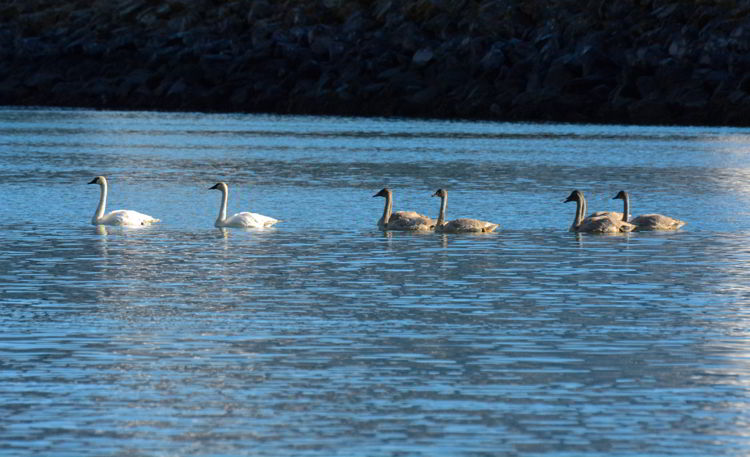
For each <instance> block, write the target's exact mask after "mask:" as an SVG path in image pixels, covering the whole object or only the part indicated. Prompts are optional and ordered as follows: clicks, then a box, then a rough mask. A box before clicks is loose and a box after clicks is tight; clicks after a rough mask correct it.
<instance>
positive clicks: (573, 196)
mask: <svg viewBox="0 0 750 457" xmlns="http://www.w3.org/2000/svg"><path fill="white" fill-rule="evenodd" d="M580 201H583V192H581V191H580V190H574V191H573V192H571V193H570V195H568V198H566V199H565V200H563V203H568V202H580Z"/></svg>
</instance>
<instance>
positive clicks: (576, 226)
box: [564, 190, 635, 233]
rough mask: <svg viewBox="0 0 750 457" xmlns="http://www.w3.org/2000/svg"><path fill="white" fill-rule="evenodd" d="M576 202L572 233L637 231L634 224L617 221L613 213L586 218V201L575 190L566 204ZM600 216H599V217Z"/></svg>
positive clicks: (579, 192) (603, 212)
mask: <svg viewBox="0 0 750 457" xmlns="http://www.w3.org/2000/svg"><path fill="white" fill-rule="evenodd" d="M572 201H574V202H576V216H575V219H574V220H573V225H571V226H570V231H571V232H586V233H622V232H631V231H633V230H634V229H635V226H634V225H633V224H630V223H628V222H625V221H623V220H622V219H617V218H616V217H614V216H613V213H611V212H608V211H602V212H599V213H594V215H592V216H589V217H586V218H584V215H585V214H586V199H585V198H584V196H583V192H581V191H578V190H574V191H573V192H571V193H570V195H569V196H568V198H566V199H565V200H564V202H572ZM597 214H599V215H597Z"/></svg>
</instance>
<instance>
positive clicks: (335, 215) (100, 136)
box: [0, 109, 750, 457]
mask: <svg viewBox="0 0 750 457" xmlns="http://www.w3.org/2000/svg"><path fill="white" fill-rule="evenodd" d="M100 174H103V175H106V176H107V177H108V178H109V180H110V195H109V205H108V207H109V209H121V208H126V209H135V210H138V211H141V212H145V213H147V214H151V215H153V216H155V217H158V218H160V219H162V221H163V222H162V223H160V224H158V225H156V226H154V227H150V228H146V229H122V228H106V229H97V228H96V227H94V226H92V225H90V219H91V216H92V215H93V212H94V209H95V207H96V204H97V202H98V198H99V188H98V186H93V185H92V186H88V185H87V184H86V183H88V182H89V181H90V180H91V179H92V178H93V177H94V176H96V175H100ZM219 180H223V181H227V182H228V183H229V185H230V196H229V208H230V214H231V213H233V212H237V211H241V210H251V211H256V212H259V213H262V214H265V215H268V216H272V217H276V218H278V219H282V220H283V221H284V222H283V223H281V224H279V225H278V228H276V229H274V230H267V231H242V230H229V231H226V232H222V231H219V230H218V229H216V228H214V227H213V222H214V219H215V218H216V216H217V214H218V206H219V202H220V193H219V192H217V191H215V190H208V188H209V187H211V186H212V185H213V184H214V183H216V182H217V181H219ZM384 186H389V187H391V188H392V189H393V190H394V195H395V209H410V210H417V211H420V212H424V213H429V214H430V215H432V216H433V217H434V216H436V214H437V210H438V206H439V201H438V199H436V198H431V195H432V193H433V192H434V191H435V190H436V189H437V188H439V187H444V188H446V189H448V190H449V191H450V199H449V205H448V216H449V218H455V217H462V216H463V217H466V216H469V217H476V218H481V219H485V220H490V221H494V222H498V223H500V224H501V226H502V229H501V230H500V231H499V232H498V233H495V234H490V235H484V236H467V235H464V236H459V235H445V236H443V235H437V234H424V235H412V234H403V233H393V234H383V233H381V232H379V231H377V229H376V225H375V223H376V221H377V219H378V218H379V217H380V215H381V213H382V210H383V204H384V201H383V200H382V199H381V198H372V195H373V194H375V193H376V192H377V191H378V190H380V189H381V188H382V187H384ZM574 188H578V189H581V190H583V191H585V192H586V195H587V196H588V198H589V209H590V210H592V211H593V210H607V209H609V210H621V202H620V201H619V200H615V201H613V200H611V198H612V197H613V196H614V195H615V193H616V192H617V191H618V190H620V189H626V190H628V191H630V193H631V196H632V206H633V208H632V212H633V214H634V215H638V214H642V213H649V212H662V213H665V214H669V215H671V216H674V217H678V218H680V219H684V220H686V221H688V225H687V226H686V227H685V228H684V229H683V230H682V231H680V232H677V233H636V234H630V235H622V236H595V235H593V236H592V235H583V236H581V235H575V234H572V233H569V232H567V231H566V229H567V228H568V227H569V226H570V224H571V222H572V220H573V214H574V211H575V208H574V207H573V206H572V204H570V203H568V204H564V203H562V200H563V199H564V198H565V197H566V196H567V195H568V193H570V191H571V190H572V189H574ZM0 192H1V193H0V195H2V197H1V198H0V228H1V229H2V233H3V236H2V237H1V238H0V290H1V291H2V296H1V298H0V329H1V331H0V454H1V455H9V456H10V455H13V456H25V455H55V456H88V455H91V456H94V455H96V456H99V455H143V456H171V455H180V456H182V455H226V456H235V455H254V456H321V457H323V456H396V455H398V456H402V455H403V456H456V455H465V456H484V455H487V456H489V455H493V456H495V455H524V456H534V455H554V456H578V455H601V456H613V455H617V456H623V455H631V456H636V455H696V456H697V455H701V456H704V455H714V456H716V455H722V456H724V455H725V456H740V455H748V454H750V431H749V430H750V330H749V328H748V326H749V325H750V313H749V312H748V303H750V263H749V262H750V248H748V246H750V230H748V227H750V212H749V211H748V208H750V201H749V199H750V130H743V129H716V128H710V129H709V128H677V127H674V128H670V127H659V128H642V127H622V126H573V125H523V124H496V123H477V122H471V123H469V122H444V121H440V122H429V121H413V120H384V119H349V118H317V117H274V116H247V115H205V114H162V113H137V112H136V113H119V112H93V111H56V110H14V109H6V110H0Z"/></svg>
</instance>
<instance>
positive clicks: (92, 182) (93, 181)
mask: <svg viewBox="0 0 750 457" xmlns="http://www.w3.org/2000/svg"><path fill="white" fill-rule="evenodd" d="M97 179H99V178H94V179H92V180H91V182H89V184H97V182H96V180H97Z"/></svg>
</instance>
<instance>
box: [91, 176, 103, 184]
mask: <svg viewBox="0 0 750 457" xmlns="http://www.w3.org/2000/svg"><path fill="white" fill-rule="evenodd" d="M89 184H99V185H104V184H107V178H105V177H104V176H97V177H96V178H94V179H92V180H91V181H89Z"/></svg>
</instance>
